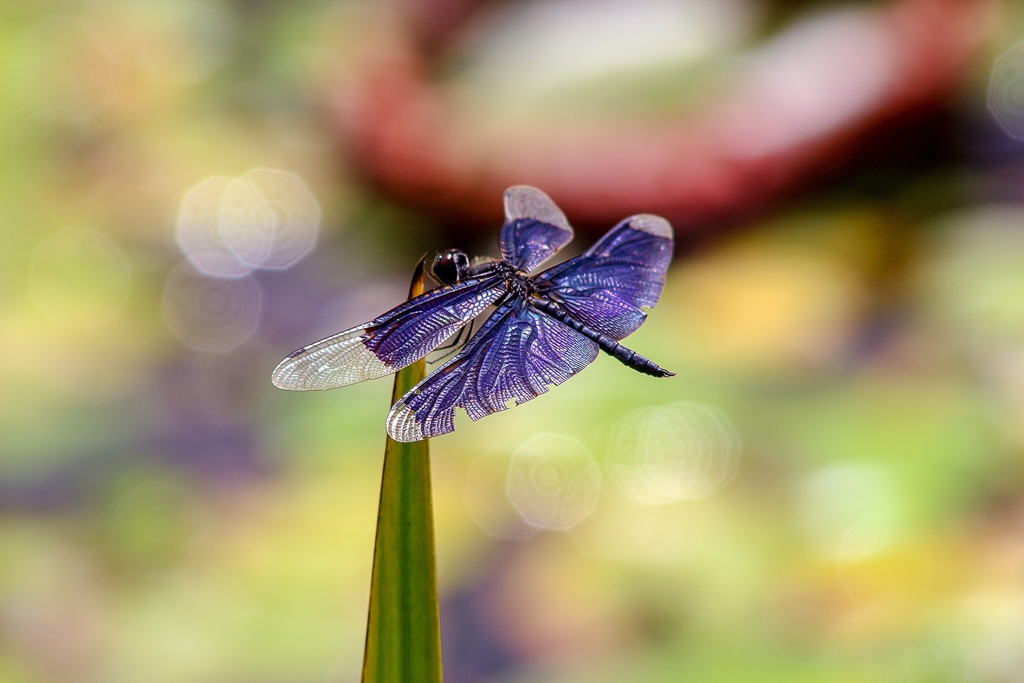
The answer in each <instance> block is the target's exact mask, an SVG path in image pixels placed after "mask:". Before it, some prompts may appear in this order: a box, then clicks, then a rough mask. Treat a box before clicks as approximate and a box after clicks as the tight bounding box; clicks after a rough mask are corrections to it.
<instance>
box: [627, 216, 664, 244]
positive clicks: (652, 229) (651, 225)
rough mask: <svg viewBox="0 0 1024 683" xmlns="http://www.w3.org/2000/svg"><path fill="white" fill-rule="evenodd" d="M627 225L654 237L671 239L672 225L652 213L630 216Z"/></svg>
mask: <svg viewBox="0 0 1024 683" xmlns="http://www.w3.org/2000/svg"><path fill="white" fill-rule="evenodd" d="M629 224H630V225H631V226H633V227H634V228H636V229H637V230H643V231H644V232H646V233H647V234H649V235H654V236H655V237H664V238H665V239H669V240H670V239H672V237H673V235H672V224H671V223H669V222H668V221H667V220H665V219H664V218H662V217H661V216H655V215H654V214H652V213H640V214H637V215H636V216H632V217H630V218H629Z"/></svg>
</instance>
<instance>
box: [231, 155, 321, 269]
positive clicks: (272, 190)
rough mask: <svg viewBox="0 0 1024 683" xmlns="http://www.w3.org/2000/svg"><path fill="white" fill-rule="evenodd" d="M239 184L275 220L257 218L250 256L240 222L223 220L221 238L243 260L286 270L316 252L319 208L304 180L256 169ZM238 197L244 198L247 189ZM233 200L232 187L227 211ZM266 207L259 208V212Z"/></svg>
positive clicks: (281, 173)
mask: <svg viewBox="0 0 1024 683" xmlns="http://www.w3.org/2000/svg"><path fill="white" fill-rule="evenodd" d="M237 182H238V183H240V184H244V185H246V186H248V188H251V189H254V190H255V191H256V192H257V193H258V194H259V196H260V197H261V198H262V200H263V202H264V205H265V206H266V210H269V211H270V212H271V214H272V215H273V220H272V221H268V220H266V219H265V218H264V216H263V214H262V213H260V214H259V215H258V216H255V217H256V218H257V219H258V220H257V221H256V222H255V223H254V226H253V229H252V232H253V233H254V234H255V235H256V238H255V239H253V242H254V245H255V247H254V248H253V249H252V253H251V255H250V254H248V253H246V251H245V250H246V248H247V246H248V241H247V240H246V239H242V240H241V241H239V237H240V235H239V234H238V231H237V229H236V228H237V223H231V222H230V221H229V222H225V221H224V219H223V218H222V219H221V227H220V230H221V235H222V236H223V237H224V239H225V241H226V242H227V243H228V246H229V247H231V249H232V250H234V251H235V253H236V255H238V257H239V258H240V259H241V260H242V261H245V262H247V263H252V264H254V265H257V266H259V267H261V268H273V269H283V268H288V267H289V266H291V265H292V264H294V263H295V262H297V261H298V260H299V259H301V258H302V257H303V256H305V255H306V254H308V253H309V252H311V251H312V250H313V247H314V246H316V238H317V235H318V233H319V232H320V205H319V204H318V203H317V201H316V198H315V197H314V196H313V193H312V192H311V191H310V189H309V188H308V187H307V186H306V184H305V183H304V182H302V178H300V177H299V176H297V175H295V174H294V173H287V172H285V171H275V170H273V169H268V168H254V169H253V170H251V171H249V172H248V173H246V174H245V175H244V176H242V177H241V178H239V179H238V181H237ZM239 194H240V196H241V197H242V198H243V199H244V198H245V197H246V196H247V195H248V190H247V191H246V192H242V193H239ZM228 199H230V200H231V202H230V203H229V202H228V201H227V200H228ZM234 201H235V199H234V193H233V192H232V188H229V189H228V193H227V196H226V197H225V208H227V207H228V206H232V205H233V202H234ZM254 203H255V202H254ZM264 205H259V206H260V211H263V206H264ZM243 215H244V212H243ZM261 231H262V232H261Z"/></svg>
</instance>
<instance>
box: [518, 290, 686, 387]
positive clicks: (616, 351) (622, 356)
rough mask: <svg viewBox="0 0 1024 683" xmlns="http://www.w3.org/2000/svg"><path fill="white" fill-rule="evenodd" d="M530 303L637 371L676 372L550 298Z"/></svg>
mask: <svg viewBox="0 0 1024 683" xmlns="http://www.w3.org/2000/svg"><path fill="white" fill-rule="evenodd" d="M530 303H531V304H533V307H534V308H536V309H537V310H539V311H543V312H544V313H546V314H548V315H550V316H551V317H552V318H554V319H555V320H558V321H559V322H562V323H565V324H566V325H568V326H569V327H571V328H572V329H574V330H576V331H577V332H579V333H580V334H582V335H583V336H584V337H586V338H588V339H590V340H592V341H594V342H595V343H596V344H597V346H598V348H600V349H601V350H602V351H604V352H605V353H607V354H608V355H609V356H611V357H612V358H614V359H615V360H617V361H619V362H620V363H622V364H623V365H625V366H626V367H629V368H633V369H634V370H636V371H637V372H642V373H644V374H645V375H651V376H652V377H674V376H675V374H676V373H674V372H669V371H668V370H666V369H665V368H663V367H661V366H659V365H658V364H657V363H655V362H654V361H652V360H650V359H649V358H645V357H644V356H641V355H640V354H639V353H637V352H636V351H634V350H632V349H630V348H627V347H625V346H623V345H622V344H620V343H619V342H617V341H615V340H614V339H612V338H611V337H609V336H608V335H606V334H602V333H601V332H598V331H597V330H595V329H593V328H591V327H588V326H587V325H584V324H583V323H581V322H580V321H579V320H576V319H575V318H573V317H572V316H571V315H569V313H567V312H566V311H564V310H563V309H561V308H559V307H558V306H557V305H556V304H555V303H554V302H552V301H549V300H548V299H542V298H533V299H531V300H530Z"/></svg>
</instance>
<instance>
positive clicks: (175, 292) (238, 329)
mask: <svg viewBox="0 0 1024 683" xmlns="http://www.w3.org/2000/svg"><path fill="white" fill-rule="evenodd" d="M262 303H263V296H262V293H261V291H260V288H259V285H258V284H257V283H256V281H255V280H254V279H252V278H251V277H239V278H223V277H211V276H209V275H206V274H204V273H202V272H200V271H198V270H196V269H195V267H193V265H192V263H191V262H190V261H188V260H185V261H182V262H181V263H179V264H178V265H177V266H175V268H174V269H173V270H172V271H171V272H170V274H169V275H168V276H167V281H166V282H165V283H164V300H163V314H164V320H166V321H167V325H168V326H169V327H170V328H171V331H172V332H174V334H175V336H176V337H178V339H179V340H180V341H181V343H182V344H184V345H185V346H187V347H189V348H190V349H195V350H197V351H230V350H231V349H233V348H235V347H236V346H238V345H239V344H241V343H242V342H244V341H245V340H246V339H248V338H249V337H250V336H251V335H252V334H253V333H254V332H255V331H256V326H257V324H258V323H259V317H260V308H261V306H262Z"/></svg>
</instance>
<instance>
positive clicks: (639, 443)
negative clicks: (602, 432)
mask: <svg viewBox="0 0 1024 683" xmlns="http://www.w3.org/2000/svg"><path fill="white" fill-rule="evenodd" d="M608 453H609V456H608V458H609V462H608V469H609V474H610V475H611V478H612V481H614V482H615V484H616V485H617V486H618V488H619V489H620V490H621V491H622V492H623V494H624V495H625V496H626V497H627V498H628V499H629V500H632V501H634V502H637V503H640V504H644V505H657V504H660V503H670V502H673V501H677V500H684V499H690V498H704V497H706V496H709V495H711V494H712V493H713V492H714V491H716V490H718V489H719V488H720V487H721V486H722V485H723V484H725V483H726V482H727V481H729V480H730V479H731V478H732V477H733V475H734V474H735V473H736V468H737V466H738V464H739V453H740V439H739V435H738V434H737V433H736V430H735V429H734V428H733V426H732V424H731V423H730V422H729V420H728V419H727V418H726V417H725V415H724V414H722V412H721V411H720V410H718V409H717V408H714V407H712V406H706V405H701V404H699V403H685V402H680V403H670V404H668V405H665V406H660V407H656V408H640V409H638V410H634V411H631V412H629V413H627V414H626V415H625V416H624V417H623V418H622V419H621V420H619V421H618V422H617V423H616V424H615V427H614V428H613V429H612V434H611V440H610V443H609V448H608Z"/></svg>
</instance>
